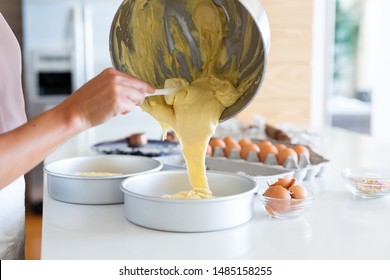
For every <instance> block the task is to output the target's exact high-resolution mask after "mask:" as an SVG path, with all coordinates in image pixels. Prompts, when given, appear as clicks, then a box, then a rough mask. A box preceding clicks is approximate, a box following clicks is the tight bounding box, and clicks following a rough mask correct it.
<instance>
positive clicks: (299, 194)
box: [288, 185, 307, 199]
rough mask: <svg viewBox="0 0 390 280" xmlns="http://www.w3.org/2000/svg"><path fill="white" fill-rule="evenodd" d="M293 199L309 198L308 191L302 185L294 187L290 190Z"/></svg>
mask: <svg viewBox="0 0 390 280" xmlns="http://www.w3.org/2000/svg"><path fill="white" fill-rule="evenodd" d="M288 190H289V191H290V193H291V197H292V198H296V199H302V198H305V197H306V196H307V190H306V189H305V188H304V187H302V186H300V185H293V186H292V187H290V188H289V189H288Z"/></svg>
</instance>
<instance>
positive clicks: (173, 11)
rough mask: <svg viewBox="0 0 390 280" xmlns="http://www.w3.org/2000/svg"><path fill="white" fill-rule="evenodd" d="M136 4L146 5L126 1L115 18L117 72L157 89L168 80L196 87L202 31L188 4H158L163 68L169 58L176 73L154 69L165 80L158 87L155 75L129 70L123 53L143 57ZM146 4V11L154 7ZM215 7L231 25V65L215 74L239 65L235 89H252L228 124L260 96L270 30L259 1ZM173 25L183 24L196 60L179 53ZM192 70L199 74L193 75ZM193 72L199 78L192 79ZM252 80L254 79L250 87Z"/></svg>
mask: <svg viewBox="0 0 390 280" xmlns="http://www.w3.org/2000/svg"><path fill="white" fill-rule="evenodd" d="M137 1H141V0H124V1H123V2H122V4H121V5H120V7H119V8H118V11H117V13H116V14H115V16H114V19H113V22H112V26H111V32H110V54H111V59H112V63H113V65H114V67H115V68H116V69H118V70H120V71H122V72H125V73H128V74H130V75H133V76H136V77H138V78H140V79H142V80H145V81H147V82H149V83H151V84H152V85H153V86H154V87H156V88H162V87H163V86H164V82H165V80H166V79H169V78H183V79H186V80H187V81H189V82H191V81H193V80H194V79H195V78H197V77H198V76H199V75H200V74H201V73H202V69H203V68H202V67H203V61H202V58H201V54H200V50H199V46H200V42H199V36H197V30H196V28H195V25H194V22H193V21H192V17H191V15H192V13H191V11H189V10H188V5H185V2H187V1H188V0H153V1H157V2H159V3H162V4H163V5H164V9H163V10H162V12H163V16H162V19H163V20H162V22H161V24H162V25H164V29H163V30H165V36H164V40H165V42H164V43H163V44H161V45H160V46H159V47H160V48H161V46H163V47H162V49H159V51H158V55H159V58H160V59H159V61H161V62H163V61H164V58H163V57H164V56H166V54H167V53H169V54H170V56H171V57H172V63H173V64H174V65H176V66H175V67H172V69H173V70H171V69H168V67H166V66H165V65H164V63H159V64H158V65H154V70H153V75H156V73H162V75H159V76H158V77H156V79H155V82H152V81H151V79H150V78H149V77H150V75H149V74H151V73H147V74H145V73H143V74H141V72H142V71H139V69H137V68H139V67H138V66H137V65H134V66H133V67H131V68H132V69H128V66H126V65H124V64H122V63H121V58H122V57H123V52H124V49H123V48H127V50H126V51H129V52H130V53H132V55H137V54H138V53H137V49H136V47H135V44H134V41H133V36H132V35H133V33H134V30H133V28H134V27H133V26H131V24H130V19H131V17H132V16H133V14H134V13H136V12H137V11H135V9H134V8H133V7H134V4H135V3H136V2H137ZM142 1H143V4H144V5H145V6H147V5H149V4H150V3H149V2H151V1H145V0H142ZM211 1H212V2H213V3H214V5H215V6H217V7H218V8H219V10H220V15H221V17H225V19H224V20H226V22H227V28H226V30H225V32H226V34H225V37H224V40H223V44H225V46H226V50H227V52H228V54H227V57H228V58H229V59H228V60H227V61H225V62H223V63H221V64H220V65H219V66H218V67H219V68H218V69H216V70H217V75H220V76H221V77H223V76H224V74H225V71H227V70H226V69H227V68H229V67H230V65H231V63H233V62H234V61H235V62H237V61H239V62H238V63H237V67H238V68H239V69H237V70H238V71H239V77H238V78H237V80H236V81H237V82H236V84H234V86H235V87H236V88H238V87H240V85H242V84H244V83H245V84H246V83H248V85H247V86H245V88H246V90H245V92H244V94H243V95H242V96H241V98H240V99H239V100H238V101H237V102H236V103H235V104H233V105H232V106H230V107H228V108H226V109H225V111H224V112H223V114H222V116H221V118H220V121H225V120H227V119H229V118H231V117H233V116H235V115H237V114H238V113H239V112H241V111H242V110H243V109H244V108H246V107H247V105H249V104H250V102H251V101H252V100H253V98H254V97H255V96H256V95H257V93H258V92H259V90H260V86H261V83H262V81H263V79H264V75H265V70H266V65H267V59H268V51H269V45H270V30H269V24H268V19H267V16H266V14H265V11H264V9H263V7H262V5H261V3H260V1H259V0H211ZM172 19H174V20H175V21H176V22H177V23H178V25H179V28H180V30H181V32H182V33H183V34H184V37H185V41H186V42H187V47H188V48H189V50H190V56H191V57H190V58H189V59H188V58H186V57H184V56H185V54H184V53H182V52H181V51H180V50H178V49H177V48H175V43H174V40H173V39H172V38H173V35H172V34H171V31H170V28H169V25H170V22H172V21H171V20H172ZM253 22H254V23H255V25H254V26H256V28H252V29H251V31H250V32H251V34H250V36H245V32H247V30H246V28H247V26H249V25H250V24H252V23H253ZM248 38H249V39H248ZM150 55H152V54H150ZM145 63H147V62H145ZM189 64H190V65H189ZM190 68H191V69H195V71H189V69H190ZM157 70H158V71H157ZM194 72H195V74H193V73H194ZM191 73H192V74H191ZM253 74H255V75H253ZM194 75H195V77H194ZM249 76H251V78H250V80H249V82H248V81H247V79H248V77H249Z"/></svg>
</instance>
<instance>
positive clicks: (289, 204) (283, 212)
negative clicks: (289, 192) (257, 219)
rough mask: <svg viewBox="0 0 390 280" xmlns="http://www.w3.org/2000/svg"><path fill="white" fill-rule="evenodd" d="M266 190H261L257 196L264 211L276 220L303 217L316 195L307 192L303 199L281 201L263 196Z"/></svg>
mask: <svg viewBox="0 0 390 280" xmlns="http://www.w3.org/2000/svg"><path fill="white" fill-rule="evenodd" d="M264 192H265V190H259V192H258V193H257V196H258V198H259V200H260V201H261V203H262V204H263V206H264V209H265V210H266V211H267V212H268V213H269V214H270V215H271V216H272V217H274V218H282V219H286V218H295V217H299V216H300V215H302V214H303V213H304V212H305V211H306V210H307V209H308V208H309V207H310V205H311V204H312V202H313V200H314V194H313V193H312V192H311V191H309V190H308V191H307V196H306V197H305V198H303V199H295V198H291V199H281V198H272V197H266V196H263V193H264Z"/></svg>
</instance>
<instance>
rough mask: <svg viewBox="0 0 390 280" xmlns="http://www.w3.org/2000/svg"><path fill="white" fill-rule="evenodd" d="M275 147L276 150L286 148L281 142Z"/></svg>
mask: <svg viewBox="0 0 390 280" xmlns="http://www.w3.org/2000/svg"><path fill="white" fill-rule="evenodd" d="M276 148H277V149H278V151H281V150H283V149H285V148H287V146H286V145H284V144H282V143H279V144H277V145H276Z"/></svg>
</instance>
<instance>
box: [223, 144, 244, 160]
mask: <svg viewBox="0 0 390 280" xmlns="http://www.w3.org/2000/svg"><path fill="white" fill-rule="evenodd" d="M233 150H234V151H237V152H240V151H241V146H240V144H238V142H231V143H229V144H226V149H225V157H229V156H230V154H231V152H232V151H233Z"/></svg>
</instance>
